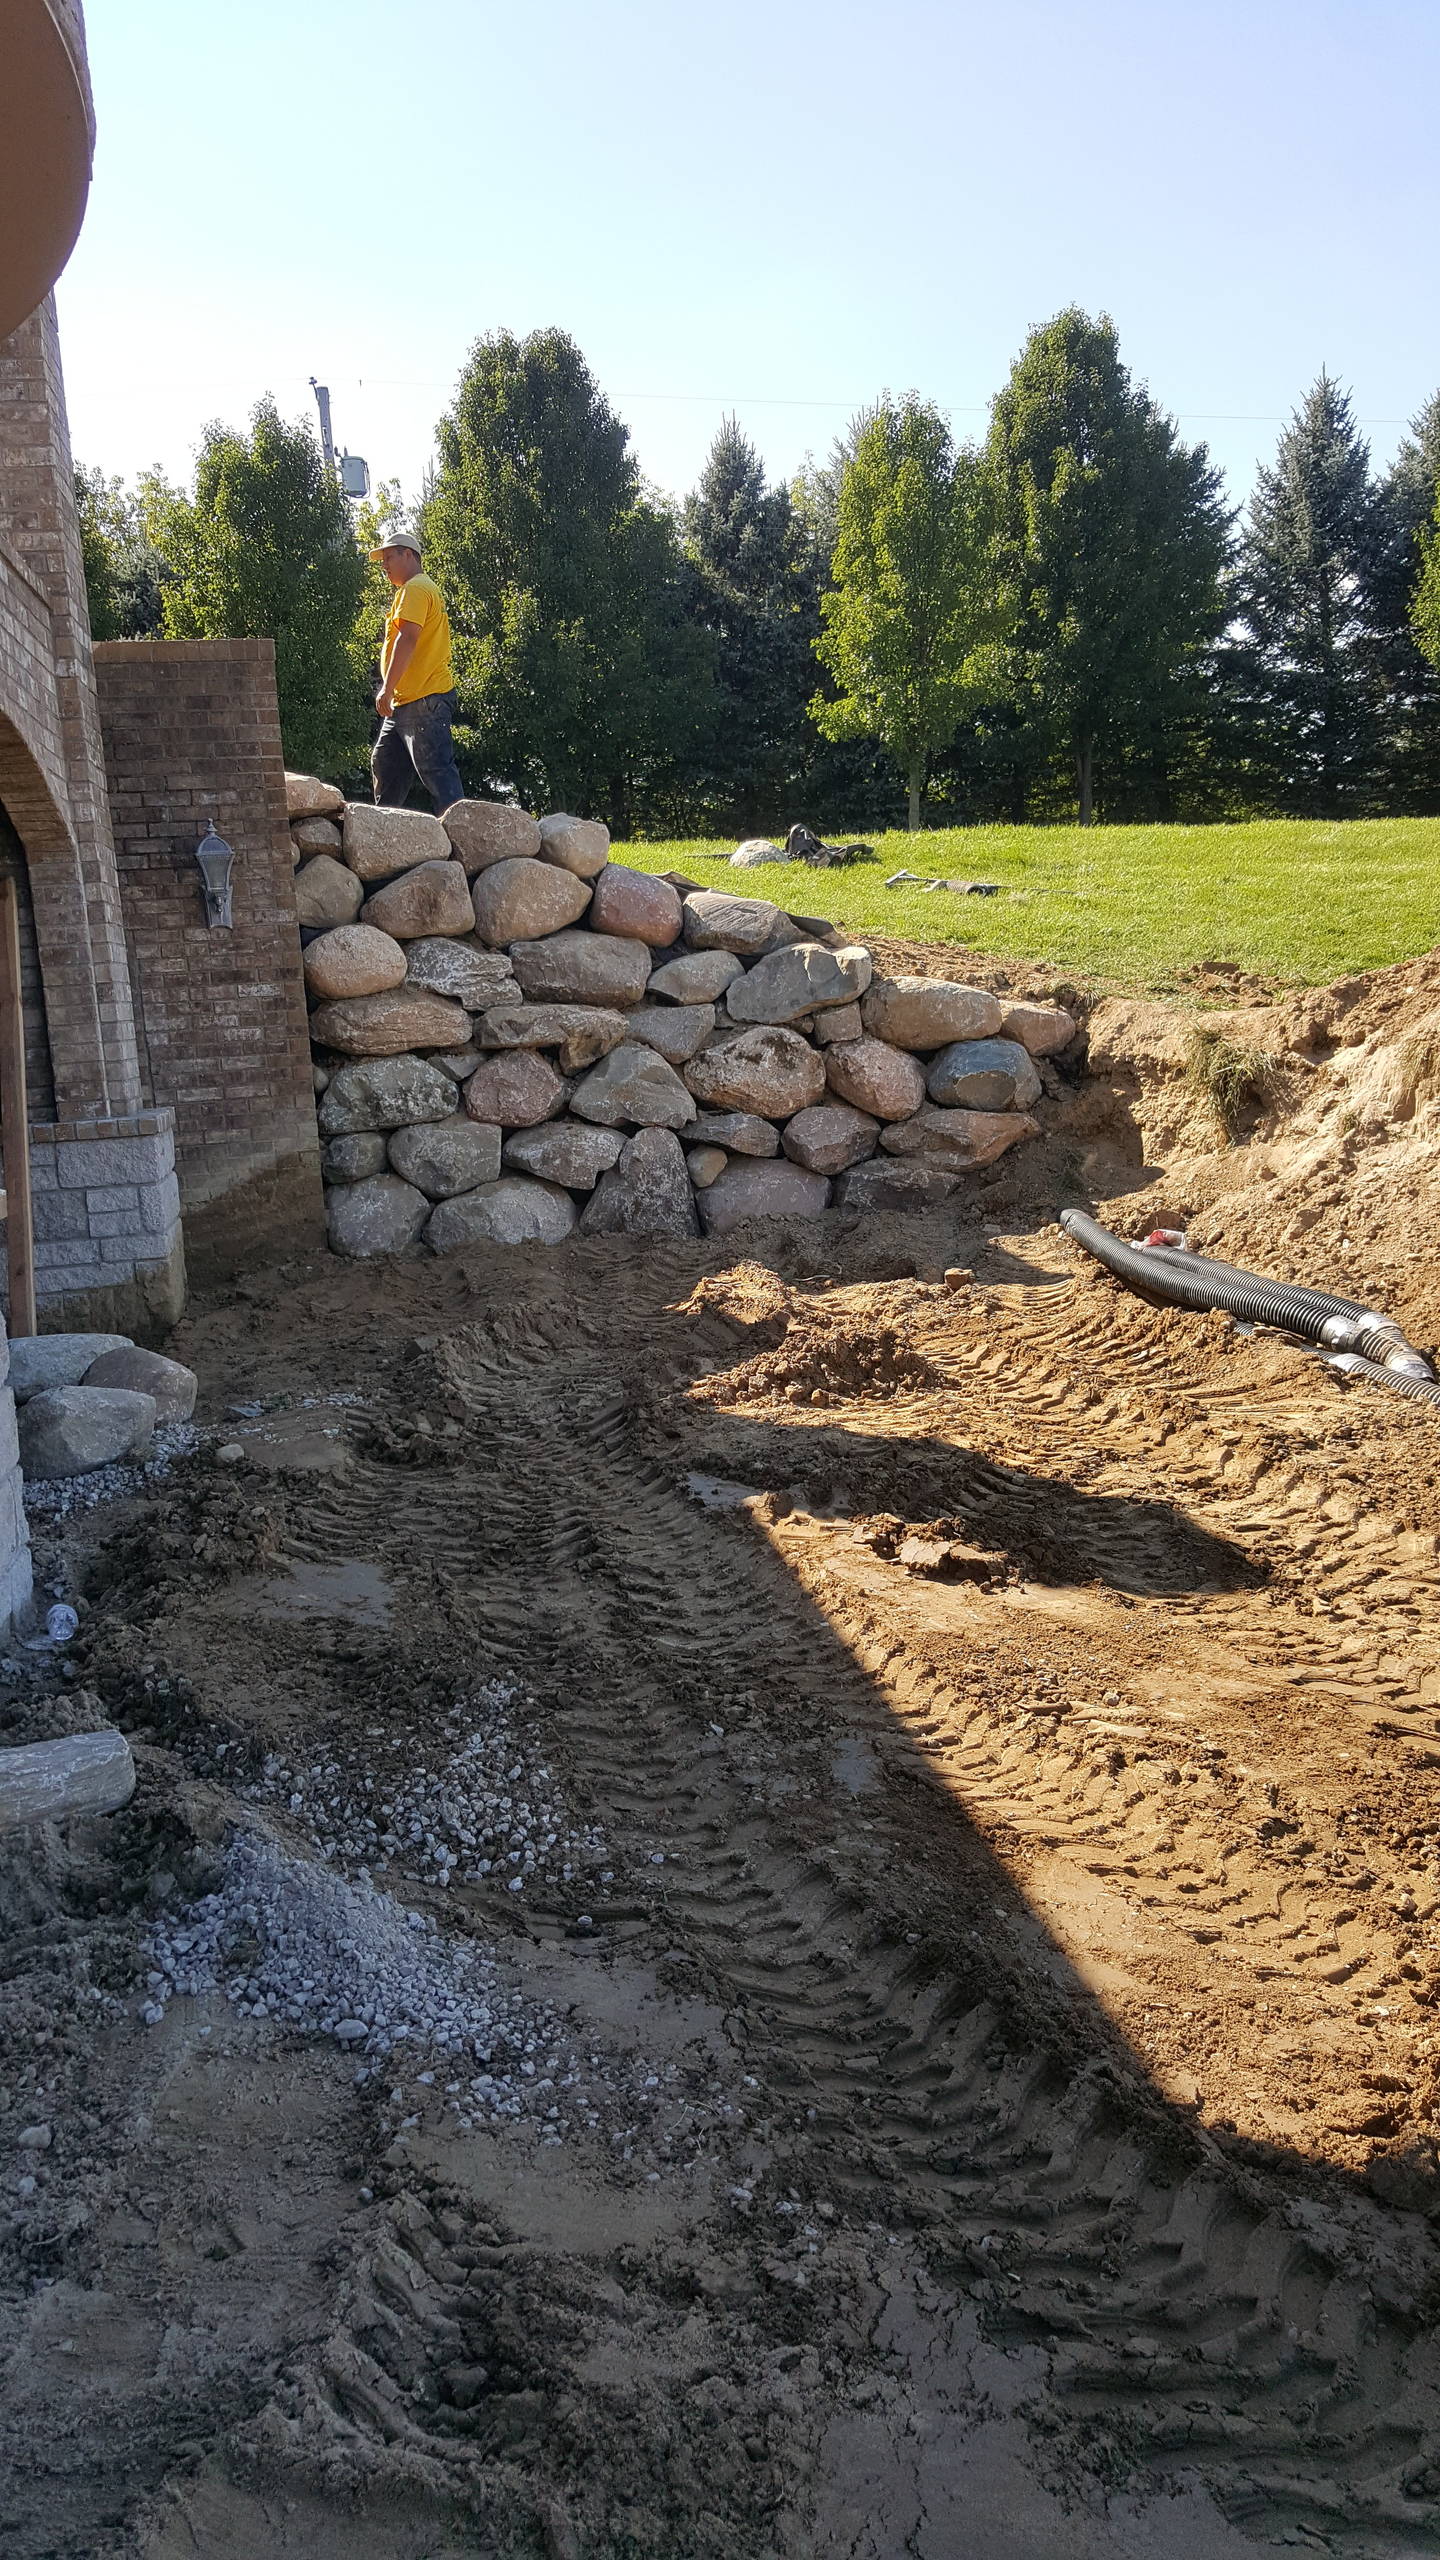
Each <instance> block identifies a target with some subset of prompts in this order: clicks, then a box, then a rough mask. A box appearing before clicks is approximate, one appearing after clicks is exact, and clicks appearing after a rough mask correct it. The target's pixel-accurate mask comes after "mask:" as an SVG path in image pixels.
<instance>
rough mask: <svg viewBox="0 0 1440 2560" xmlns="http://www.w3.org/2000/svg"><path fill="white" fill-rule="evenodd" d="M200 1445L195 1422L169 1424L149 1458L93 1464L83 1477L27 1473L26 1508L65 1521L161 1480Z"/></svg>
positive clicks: (41, 1516)
mask: <svg viewBox="0 0 1440 2560" xmlns="http://www.w3.org/2000/svg"><path fill="white" fill-rule="evenodd" d="M199 1446H200V1434H199V1432H198V1431H197V1430H196V1428H195V1426H194V1424H193V1422H170V1423H166V1424H165V1425H164V1427H163V1428H162V1429H161V1430H159V1431H157V1432H156V1434H155V1437H154V1439H153V1440H152V1441H151V1443H150V1455H149V1457H148V1458H144V1459H142V1460H140V1461H139V1462H138V1463H137V1464H133V1465H127V1464H125V1463H123V1462H122V1461H120V1460H117V1461H116V1462H115V1464H114V1465H112V1466H108V1467H91V1468H90V1469H89V1471H88V1473H87V1474H85V1475H83V1476H50V1477H47V1476H27V1477H26V1479H25V1508H26V1510H27V1511H28V1512H29V1514H30V1516H31V1518H32V1519H35V1520H66V1519H68V1518H69V1517H70V1515H71V1513H72V1512H75V1511H93V1509H94V1507H95V1505H96V1503H97V1502H114V1501H115V1500H116V1499H117V1497H118V1496H119V1495H120V1494H122V1493H139V1492H140V1491H141V1490H142V1488H143V1487H144V1486H145V1485H147V1484H159V1483H161V1482H162V1481H163V1479H164V1478H165V1477H166V1476H168V1475H169V1473H170V1470H171V1468H172V1467H173V1466H174V1465H175V1463H176V1461H177V1459H180V1458H188V1457H190V1456H191V1455H192V1453H193V1452H194V1451H195V1450H196V1449H198V1448H199Z"/></svg>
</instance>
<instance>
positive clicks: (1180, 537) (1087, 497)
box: [986, 310, 1229, 824]
mask: <svg viewBox="0 0 1440 2560" xmlns="http://www.w3.org/2000/svg"><path fill="white" fill-rule="evenodd" d="M986 469H987V473H988V476H989V479H990V484H991V488H992V490H993V494H994V506H995V512H996V523H997V539H998V554H999V575H1000V584H1001V593H1002V597H1003V599H1004V603H1005V607H1006V611H1007V614H1008V618H1009V621H1010V625H1011V632H1012V637H1011V640H1010V643H1009V646H1008V651H1007V657H1008V664H1009V670H1010V680H1011V686H1012V690H1013V696H1014V699H1015V701H1016V703H1017V705H1018V707H1019V708H1020V709H1021V711H1022V712H1023V713H1024V714H1025V716H1026V720H1027V723H1028V724H1031V725H1033V728H1034V729H1035V730H1037V731H1038V732H1039V733H1040V736H1041V737H1043V738H1045V739H1047V740H1049V741H1050V742H1051V746H1052V749H1053V750H1057V751H1059V752H1062V753H1064V754H1067V755H1068V756H1069V757H1070V758H1071V759H1072V760H1073V772H1074V776H1075V785H1076V790H1077V793H1078V798H1079V804H1080V818H1081V822H1082V824H1088V822H1089V820H1090V817H1091V815H1092V808H1093V794H1094V774H1095V763H1096V758H1097V755H1100V754H1104V753H1105V752H1106V751H1107V750H1108V751H1111V752H1112V753H1115V754H1117V755H1119V756H1122V757H1123V756H1125V755H1133V753H1134V752H1135V749H1136V746H1137V743H1138V742H1141V741H1144V742H1147V743H1146V748H1145V752H1146V753H1147V755H1149V756H1150V757H1151V759H1152V761H1153V759H1154V758H1155V757H1156V756H1161V757H1163V755H1164V753H1165V752H1166V747H1165V741H1166V739H1167V737H1168V736H1169V735H1170V734H1171V733H1172V732H1173V731H1175V730H1176V729H1177V728H1179V727H1180V726H1181V725H1182V724H1183V721H1184V717H1185V713H1186V708H1187V696H1188V695H1189V693H1190V691H1191V687H1192V684H1193V673H1194V670H1195V669H1196V667H1197V666H1198V664H1199V662H1200V659H1201V657H1202V655H1203V653H1204V651H1205V650H1206V648H1207V647H1208V646H1209V644H1210V643H1211V641H1212V640H1213V639H1214V636H1215V634H1216V632H1217V631H1218V630H1219V628H1220V626H1221V624H1222V622H1223V619H1224V611H1225V605H1224V589H1223V575H1224V568H1225V560H1226V550H1227V540H1228V525H1229V519H1228V515H1227V511H1226V509H1225V506H1224V503H1223V500H1222V497H1221V489H1220V479H1219V475H1218V473H1217V472H1215V471H1214V470H1213V469H1212V468H1211V466H1210V463H1209V460H1208V458H1207V455H1206V452H1205V449H1204V447H1203V445H1202V446H1196V447H1194V448H1189V447H1186V446H1185V445H1182V444H1181V442H1180V440H1179V437H1178V434H1177V432H1176V428H1175V425H1174V422H1173V420H1171V419H1169V418H1167V417H1165V416H1164V415H1163V414H1162V412H1161V411H1160V410H1159V409H1158V408H1157V407H1156V406H1155V404H1154V402H1153V401H1152V400H1151V399H1150V396H1149V394H1148V393H1147V392H1145V391H1144V390H1141V389H1138V388H1137V387H1136V386H1135V384H1134V383H1132V381H1131V379H1130V375H1129V372H1128V371H1127V369H1126V367H1125V366H1124V365H1123V364H1122V363H1121V361H1120V352H1119V344H1118V341H1117V338H1116V333H1115V329H1114V326H1113V324H1112V323H1111V322H1110V321H1109V320H1107V319H1103V318H1102V319H1100V320H1091V319H1090V318H1088V317H1087V315H1086V314H1085V313H1084V312H1083V311H1076V310H1070V311H1063V312H1061V313H1060V315H1059V317H1058V318H1057V319H1055V320H1052V321H1050V322H1049V323H1048V324H1047V325H1046V326H1045V327H1043V328H1039V329H1035V330H1033V331H1032V332H1031V335H1030V337H1029V339H1028V340H1027V342H1026V344H1025V347H1024V349H1023V351H1022V353H1021V355H1020V356H1019V358H1018V360H1017V361H1016V363H1015V365H1014V367H1013V369H1012V371H1011V374H1010V379H1009V381H1008V382H1007V384H1006V386H1005V388H1004V390H1003V391H1002V392H1001V393H1000V395H999V397H998V399H997V400H996V402H995V408H994V414H993V418H992V422H991V427H990V434H989V439H988V442H987V446H986Z"/></svg>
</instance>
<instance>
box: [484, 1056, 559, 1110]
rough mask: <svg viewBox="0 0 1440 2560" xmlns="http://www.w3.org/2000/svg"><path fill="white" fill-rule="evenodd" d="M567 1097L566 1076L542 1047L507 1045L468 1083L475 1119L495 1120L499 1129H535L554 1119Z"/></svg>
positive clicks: (487, 1061) (486, 1061) (486, 1062)
mask: <svg viewBox="0 0 1440 2560" xmlns="http://www.w3.org/2000/svg"><path fill="white" fill-rule="evenodd" d="M564 1100H565V1085H564V1082H563V1080H562V1078H561V1077H560V1076H558V1075H557V1074H556V1072H555V1069H554V1068H553V1067H552V1066H551V1064H550V1061H549V1059H548V1058H542V1057H541V1055H540V1052H539V1050H538V1049H507V1050H503V1051H502V1052H501V1053H500V1055H499V1056H498V1057H492V1058H487V1059H486V1060H485V1062H484V1065H483V1066H479V1067H477V1068H476V1070H475V1073H474V1074H473V1076H472V1077H471V1078H470V1081H469V1083H468V1084H467V1085H466V1087H465V1108H466V1110H467V1111H468V1113H469V1114H470V1117H471V1119H472V1120H489V1121H493V1122H494V1124H495V1126H496V1128H497V1129H531V1128H534V1127H535V1125H536V1123H537V1122H538V1121H541V1120H553V1119H554V1117H555V1114H556V1112H557V1111H559V1110H560V1109H561V1108H562V1106H563V1104H564Z"/></svg>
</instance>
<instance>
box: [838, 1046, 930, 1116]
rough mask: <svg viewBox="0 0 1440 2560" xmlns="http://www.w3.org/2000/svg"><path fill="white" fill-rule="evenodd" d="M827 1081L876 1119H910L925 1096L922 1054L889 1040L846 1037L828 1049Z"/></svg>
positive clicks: (842, 1097) (842, 1099)
mask: <svg viewBox="0 0 1440 2560" xmlns="http://www.w3.org/2000/svg"><path fill="white" fill-rule="evenodd" d="M825 1081H826V1083H827V1084H828V1086H829V1087H830V1090H831V1092H832V1093H833V1094H836V1095H838V1096H839V1099H840V1100H841V1101H842V1102H851V1103H853V1104H854V1106H855V1108H856V1110H857V1111H868V1112H869V1113H870V1114H871V1115H872V1117H873V1118H874V1119H876V1120H908V1119H909V1117H910V1114H911V1112H912V1111H918V1110H919V1108H920V1105H921V1103H922V1102H923V1101H924V1099H925V1071H924V1069H923V1068H922V1066H921V1065H920V1062H919V1060H918V1058H912V1057H911V1056H910V1054H909V1051H908V1050H906V1049H896V1048H894V1047H892V1045H891V1043H890V1042H889V1041H888V1040H843V1041H839V1042H837V1043H836V1044H835V1045H834V1046H833V1047H831V1048H828V1049H827V1050H826V1051H825Z"/></svg>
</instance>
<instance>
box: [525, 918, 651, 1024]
mask: <svg viewBox="0 0 1440 2560" xmlns="http://www.w3.org/2000/svg"><path fill="white" fill-rule="evenodd" d="M510 966H511V968H512V969H513V970H514V972H515V975H516V978H517V979H518V980H519V983H520V987H521V990H522V992H523V993H524V994H525V995H527V996H534V997H536V998H537V999H538V1000H539V1001H540V1002H542V1003H549V1004H599V1005H611V1006H614V1005H621V1006H625V1005H632V1004H638V1003H639V1001H640V999H641V997H642V996H643V994H644V993H645V982H646V980H647V978H648V977H649V975H650V953H649V951H648V949H647V948H646V946H645V944H644V943H643V942H627V941H626V940H625V939H624V937H623V936H622V935H620V934H616V933H591V932H590V931H588V929H587V931H585V932H584V933H573V932H572V933H551V934H547V935H546V936H545V938H544V940H543V941H540V942H512V943H511V945H510Z"/></svg>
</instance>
